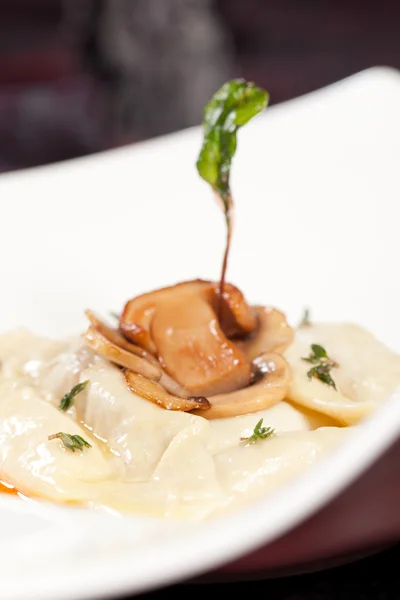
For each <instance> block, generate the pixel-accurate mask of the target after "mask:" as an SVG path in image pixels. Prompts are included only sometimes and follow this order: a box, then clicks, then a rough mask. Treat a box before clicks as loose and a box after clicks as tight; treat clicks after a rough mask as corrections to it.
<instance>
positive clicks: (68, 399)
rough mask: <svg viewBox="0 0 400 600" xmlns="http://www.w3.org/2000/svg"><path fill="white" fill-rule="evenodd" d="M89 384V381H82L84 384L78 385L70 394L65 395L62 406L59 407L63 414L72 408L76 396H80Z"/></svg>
mask: <svg viewBox="0 0 400 600" xmlns="http://www.w3.org/2000/svg"><path fill="white" fill-rule="evenodd" d="M88 383H89V380H87V381H82V383H78V384H77V385H75V386H74V387H73V388H72V390H71V391H70V392H68V393H67V394H65V395H64V396H63V397H62V398H61V402H60V406H59V408H60V410H62V411H63V412H65V411H67V410H68V409H69V408H70V407H71V406H72V404H73V402H74V399H75V396H77V395H78V394H80V392H82V391H83V390H84V389H85V387H86V386H87V384H88Z"/></svg>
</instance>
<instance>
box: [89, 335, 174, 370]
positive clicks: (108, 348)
mask: <svg viewBox="0 0 400 600" xmlns="http://www.w3.org/2000/svg"><path fill="white" fill-rule="evenodd" d="M83 338H84V340H85V342H86V344H87V345H88V346H89V347H90V348H92V350H94V351H95V352H97V353H98V354H100V355H101V356H103V357H104V358H106V359H107V360H109V361H111V362H113V363H115V364H117V365H120V366H121V367H125V368H127V369H131V370H132V371H135V373H140V374H141V375H143V376H144V377H148V378H149V379H154V380H155V381H158V380H159V379H160V378H161V376H162V371H161V369H159V368H158V367H157V366H155V365H153V364H151V363H149V362H148V361H147V360H146V359H144V358H141V357H140V356H136V355H135V354H131V353H130V352H127V351H126V350H124V349H123V348H119V347H118V346H117V345H116V344H114V343H113V342H110V341H109V340H108V339H107V338H106V337H105V336H104V335H103V334H102V333H101V332H100V331H99V330H98V329H96V328H95V327H94V326H93V325H90V327H89V328H88V330H87V331H86V333H84V334H83Z"/></svg>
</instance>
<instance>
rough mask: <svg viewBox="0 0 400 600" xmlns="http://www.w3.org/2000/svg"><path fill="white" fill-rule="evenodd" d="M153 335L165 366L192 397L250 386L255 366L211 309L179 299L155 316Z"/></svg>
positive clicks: (196, 298)
mask: <svg viewBox="0 0 400 600" xmlns="http://www.w3.org/2000/svg"><path fill="white" fill-rule="evenodd" d="M151 334H152V337H153V340H154V343H155V345H156V347H157V350H158V358H159V360H160V362H161V365H162V366H163V368H165V370H166V371H167V372H168V373H169V374H170V375H171V377H172V378H173V379H175V380H176V381H178V382H179V383H180V384H181V385H182V386H183V387H184V388H185V389H186V390H188V392H189V394H190V395H191V396H209V395H215V394H219V393H223V392H229V391H232V390H236V389H239V388H242V387H245V386H246V385H248V384H249V382H250V380H251V365H250V361H248V360H247V359H246V357H245V356H244V354H243V353H242V352H241V351H240V350H239V349H238V348H237V347H236V346H235V344H234V343H233V342H231V341H230V340H228V338H226V337H225V335H224V334H223V332H222V330H221V327H220V325H219V323H218V320H217V318H216V315H215V312H214V311H213V309H212V307H211V305H210V304H209V303H208V302H207V301H206V300H205V299H204V298H203V297H201V296H199V295H191V296H190V297H189V296H186V295H182V294H181V295H179V296H178V297H177V298H176V299H175V301H174V302H172V301H171V302H168V303H165V304H163V305H162V306H160V307H159V308H158V309H157V310H156V311H155V314H154V318H153V322H152V327H151Z"/></svg>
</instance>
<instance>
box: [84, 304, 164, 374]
mask: <svg viewBox="0 0 400 600" xmlns="http://www.w3.org/2000/svg"><path fill="white" fill-rule="evenodd" d="M85 315H86V316H87V318H88V319H89V321H90V323H91V324H92V325H93V327H94V328H95V329H97V330H98V331H99V332H100V333H101V334H102V335H104V337H105V338H107V339H108V341H109V342H112V343H113V344H115V345H116V346H118V347H119V348H123V349H124V350H127V352H131V353H132V354H136V356H141V357H142V358H145V359H146V360H148V361H149V362H151V363H152V364H154V365H155V366H158V367H159V368H160V364H159V362H158V360H157V359H156V358H155V357H154V356H153V355H152V354H150V353H149V352H146V350H144V349H143V348H141V347H140V346H138V345H136V344H132V343H131V342H128V340H127V339H126V338H125V337H124V336H123V335H122V334H121V333H120V332H119V331H118V329H115V328H113V327H110V326H109V325H107V324H106V323H105V322H104V321H103V320H102V319H101V318H100V317H99V316H98V315H96V313H95V312H93V311H92V310H89V309H87V310H85Z"/></svg>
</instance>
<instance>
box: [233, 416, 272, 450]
mask: <svg viewBox="0 0 400 600" xmlns="http://www.w3.org/2000/svg"><path fill="white" fill-rule="evenodd" d="M263 420H264V419H260V420H259V421H258V423H257V424H256V426H255V427H254V430H253V433H252V435H251V436H250V437H242V438H240V440H241V441H242V442H248V443H249V444H254V443H255V442H257V441H258V440H265V439H267V438H269V437H271V435H273V434H274V433H275V429H273V428H272V427H263V426H262V424H263Z"/></svg>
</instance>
